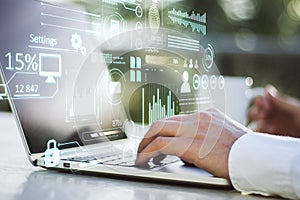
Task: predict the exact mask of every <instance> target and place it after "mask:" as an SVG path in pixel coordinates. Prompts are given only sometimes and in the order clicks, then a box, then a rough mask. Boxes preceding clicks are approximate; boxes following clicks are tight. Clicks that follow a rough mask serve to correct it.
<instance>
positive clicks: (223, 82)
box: [218, 76, 225, 90]
mask: <svg viewBox="0 0 300 200" xmlns="http://www.w3.org/2000/svg"><path fill="white" fill-rule="evenodd" d="M218 82H219V89H221V90H222V89H224V88H225V79H224V76H219V81H218Z"/></svg>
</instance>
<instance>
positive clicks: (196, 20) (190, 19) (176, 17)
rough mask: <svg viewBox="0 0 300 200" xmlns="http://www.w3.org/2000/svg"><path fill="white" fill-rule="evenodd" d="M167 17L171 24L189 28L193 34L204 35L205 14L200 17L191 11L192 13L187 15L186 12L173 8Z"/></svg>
mask: <svg viewBox="0 0 300 200" xmlns="http://www.w3.org/2000/svg"><path fill="white" fill-rule="evenodd" d="M168 17H169V18H170V19H171V21H172V22H173V24H179V25H183V26H185V27H186V28H187V27H188V26H190V27H191V28H192V31H193V32H198V33H202V34H203V35H206V13H204V14H202V15H201V14H200V13H195V11H192V13H191V14H189V13H188V12H183V11H181V10H176V9H175V8H173V10H170V11H168Z"/></svg>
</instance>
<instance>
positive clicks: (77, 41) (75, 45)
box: [70, 33, 82, 50]
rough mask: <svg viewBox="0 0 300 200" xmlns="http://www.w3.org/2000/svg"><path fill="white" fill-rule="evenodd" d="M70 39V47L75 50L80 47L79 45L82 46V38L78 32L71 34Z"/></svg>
mask: <svg viewBox="0 0 300 200" xmlns="http://www.w3.org/2000/svg"><path fill="white" fill-rule="evenodd" d="M70 41H71V43H72V47H73V48H74V49H76V50H78V49H80V47H81V46H82V40H81V37H80V35H79V34H78V33H74V34H72V38H71V40H70Z"/></svg>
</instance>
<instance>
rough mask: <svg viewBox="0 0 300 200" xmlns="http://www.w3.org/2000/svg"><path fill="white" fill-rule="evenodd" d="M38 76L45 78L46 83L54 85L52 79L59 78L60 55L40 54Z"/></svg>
mask: <svg viewBox="0 0 300 200" xmlns="http://www.w3.org/2000/svg"><path fill="white" fill-rule="evenodd" d="M39 75H40V76H42V77H47V79H46V81H45V82H46V83H56V81H55V79H54V77H61V55H58V54H47V53H40V54H39Z"/></svg>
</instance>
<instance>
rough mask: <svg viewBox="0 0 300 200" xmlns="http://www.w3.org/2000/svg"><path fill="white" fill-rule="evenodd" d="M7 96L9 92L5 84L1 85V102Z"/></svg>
mask: <svg viewBox="0 0 300 200" xmlns="http://www.w3.org/2000/svg"><path fill="white" fill-rule="evenodd" d="M6 94H7V91H6V86H5V84H0V100H2V99H4V98H3V97H5V96H6Z"/></svg>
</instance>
